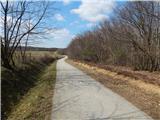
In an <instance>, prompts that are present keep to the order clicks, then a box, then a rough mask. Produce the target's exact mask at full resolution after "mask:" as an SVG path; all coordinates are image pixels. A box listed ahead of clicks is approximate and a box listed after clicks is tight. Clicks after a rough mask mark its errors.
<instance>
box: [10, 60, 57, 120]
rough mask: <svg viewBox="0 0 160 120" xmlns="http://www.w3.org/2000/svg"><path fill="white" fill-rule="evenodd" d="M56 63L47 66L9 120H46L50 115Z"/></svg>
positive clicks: (12, 112)
mask: <svg viewBox="0 0 160 120" xmlns="http://www.w3.org/2000/svg"><path fill="white" fill-rule="evenodd" d="M55 77H56V62H54V63H52V64H51V65H49V66H48V67H47V68H46V69H45V70H44V71H43V72H42V73H41V74H40V76H39V79H38V81H37V82H36V84H35V86H34V87H33V88H31V89H30V90H29V91H28V92H27V94H26V95H25V96H24V97H23V99H21V101H20V102H19V104H17V105H16V107H15V108H14V109H13V110H12V111H11V114H10V115H9V117H8V119H9V120H22V119H26V120H32V119H33V120H34V119H36V120H48V119H49V118H50V114H51V108H52V97H53V88H54V83H55Z"/></svg>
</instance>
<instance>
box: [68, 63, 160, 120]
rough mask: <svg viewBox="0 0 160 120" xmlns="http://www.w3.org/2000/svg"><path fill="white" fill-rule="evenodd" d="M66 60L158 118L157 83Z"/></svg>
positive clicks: (157, 119) (159, 94)
mask: <svg viewBox="0 0 160 120" xmlns="http://www.w3.org/2000/svg"><path fill="white" fill-rule="evenodd" d="M67 61H68V62H69V63H70V64H73V65H74V66H76V67H78V68H79V69H81V70H83V71H85V72H86V73H87V74H89V75H90V76H92V77H93V78H95V79H96V80H97V81H99V82H100V83H102V84H103V85H105V86H106V87H108V88H110V89H112V90H113V91H115V92H116V93H118V94H120V95H121V96H123V97H124V98H126V99H127V100H128V101H130V102H131V103H133V104H134V105H135V106H137V107H138V108H140V109H141V110H142V111H144V112H146V113H147V114H148V115H150V116H151V117H153V118H154V119H156V120H159V119H160V87H159V86H158V85H157V84H151V83H148V82H145V81H144V80H141V79H135V78H134V77H133V78H132V77H129V76H126V75H123V74H118V73H117V72H113V71H111V70H106V69H102V68H99V67H95V66H92V65H88V64H84V63H80V62H75V61H71V60H67ZM146 81H148V80H146Z"/></svg>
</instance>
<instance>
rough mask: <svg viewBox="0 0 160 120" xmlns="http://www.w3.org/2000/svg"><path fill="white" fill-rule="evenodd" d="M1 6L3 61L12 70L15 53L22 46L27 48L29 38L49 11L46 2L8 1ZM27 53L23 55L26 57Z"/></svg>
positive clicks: (35, 32) (36, 31)
mask: <svg viewBox="0 0 160 120" xmlns="http://www.w3.org/2000/svg"><path fill="white" fill-rule="evenodd" d="M0 4H1V23H2V24H3V25H1V29H2V30H3V32H2V33H3V34H2V35H1V59H2V65H3V66H5V67H7V68H12V65H14V57H13V55H14V53H15V51H16V49H17V47H19V46H20V45H22V44H23V45H25V46H27V43H28V38H29V37H30V36H31V35H33V34H38V33H39V32H40V31H38V30H37V28H38V27H39V25H40V23H41V21H42V20H43V18H44V16H45V13H46V11H47V7H48V4H47V3H46V2H42V1H41V2H32V1H15V2H13V1H12V2H11V1H8V0H7V1H6V2H0ZM24 54H25V53H23V55H24Z"/></svg>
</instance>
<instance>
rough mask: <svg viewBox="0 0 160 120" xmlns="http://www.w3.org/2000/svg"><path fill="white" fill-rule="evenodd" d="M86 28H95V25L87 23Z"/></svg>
mask: <svg viewBox="0 0 160 120" xmlns="http://www.w3.org/2000/svg"><path fill="white" fill-rule="evenodd" d="M86 26H87V27H88V28H91V27H94V26H96V24H95V23H88V24H86Z"/></svg>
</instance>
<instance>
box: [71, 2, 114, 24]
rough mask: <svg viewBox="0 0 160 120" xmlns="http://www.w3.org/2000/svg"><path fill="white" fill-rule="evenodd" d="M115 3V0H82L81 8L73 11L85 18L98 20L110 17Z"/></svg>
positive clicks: (91, 20)
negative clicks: (109, 14)
mask: <svg viewBox="0 0 160 120" xmlns="http://www.w3.org/2000/svg"><path fill="white" fill-rule="evenodd" d="M114 5H115V1H114V0H82V3H81V5H80V6H79V8H77V9H72V10H71V13H75V14H78V15H79V16H80V17H81V19H83V20H87V21H90V22H98V21H100V20H103V19H106V18H107V17H108V16H107V14H108V13H109V12H111V10H112V9H113V7H114Z"/></svg>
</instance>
